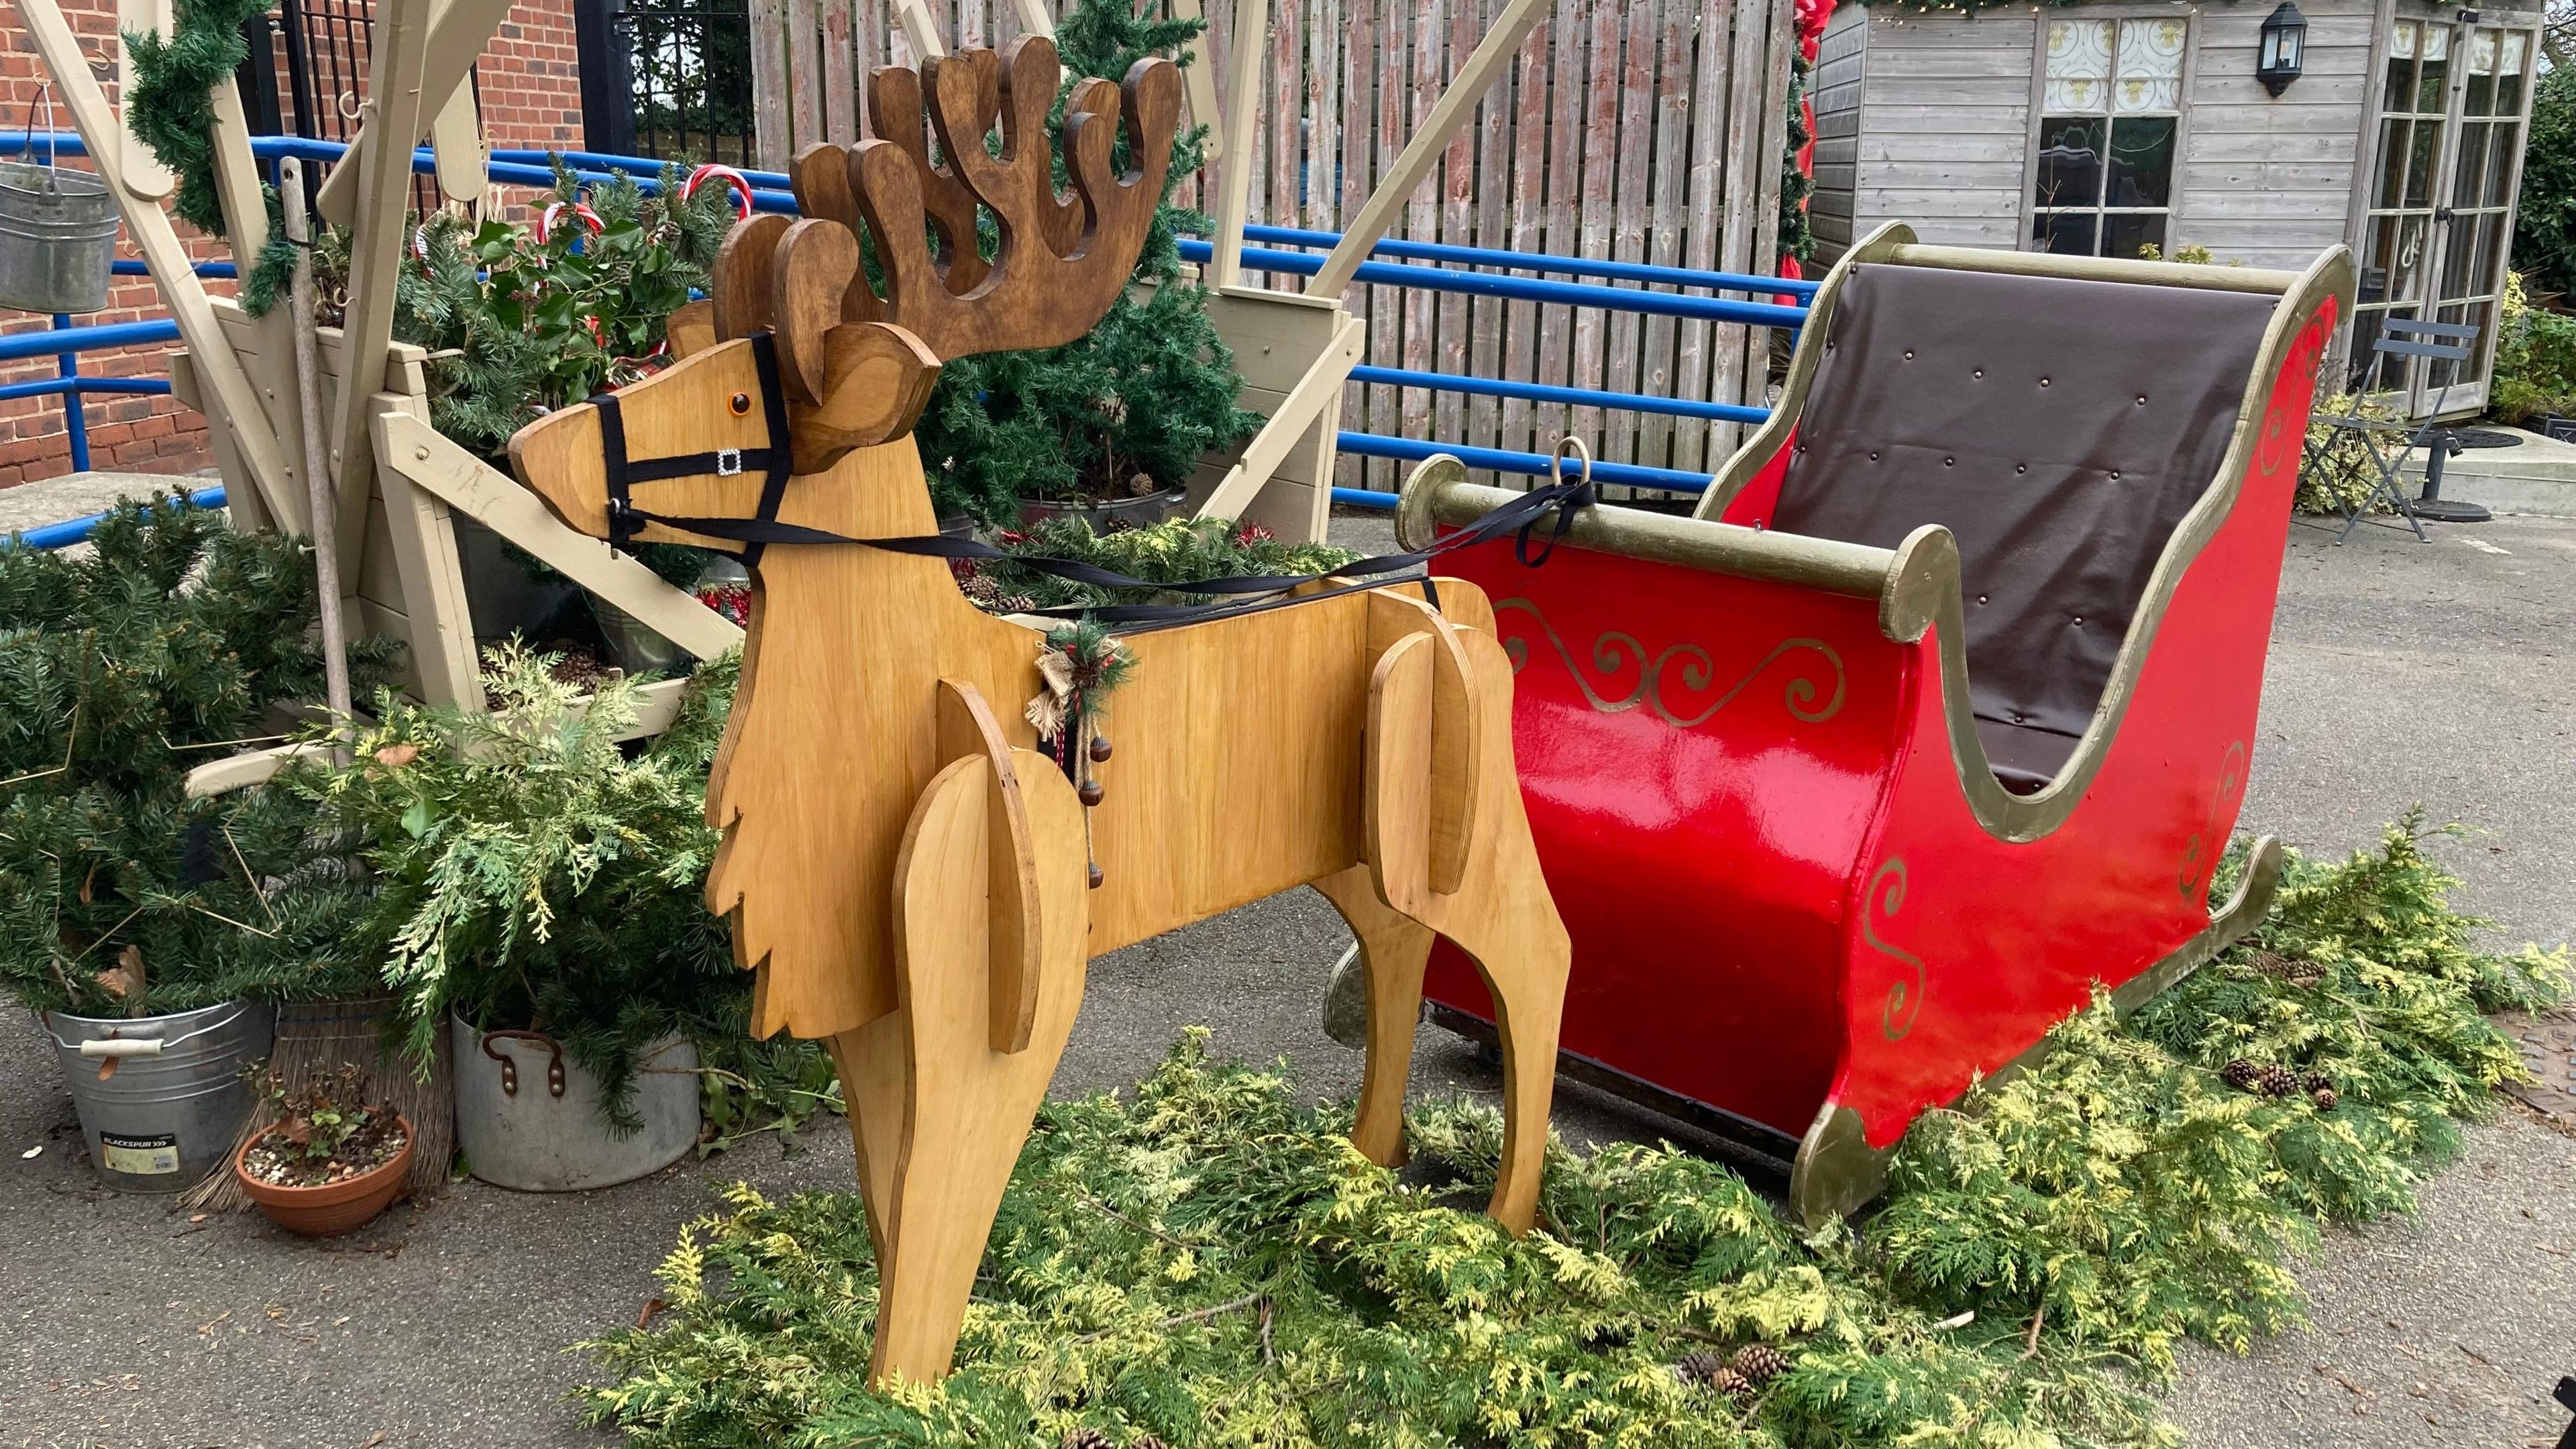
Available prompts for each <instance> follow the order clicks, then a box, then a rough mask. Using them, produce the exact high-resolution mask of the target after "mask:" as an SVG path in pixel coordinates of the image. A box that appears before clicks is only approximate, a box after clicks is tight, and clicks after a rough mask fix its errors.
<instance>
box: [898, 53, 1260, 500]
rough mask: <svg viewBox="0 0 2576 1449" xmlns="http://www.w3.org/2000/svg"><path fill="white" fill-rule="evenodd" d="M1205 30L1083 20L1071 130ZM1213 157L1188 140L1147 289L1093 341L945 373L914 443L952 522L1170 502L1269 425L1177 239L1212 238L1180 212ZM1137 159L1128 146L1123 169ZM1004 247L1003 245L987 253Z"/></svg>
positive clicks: (1141, 266) (1142, 272) (1170, 183)
mask: <svg viewBox="0 0 2576 1449" xmlns="http://www.w3.org/2000/svg"><path fill="white" fill-rule="evenodd" d="M1151 8H1152V7H1148V9H1149V11H1150V10H1151ZM1204 25H1205V22H1204V21H1197V20H1190V21H1172V20H1156V19H1150V18H1146V17H1144V16H1139V15H1138V14H1136V13H1135V12H1134V11H1133V10H1132V9H1131V8H1130V7H1127V6H1124V5H1114V4H1085V5H1082V6H1080V7H1078V8H1076V9H1074V10H1073V11H1072V12H1071V13H1069V14H1068V15H1066V16H1065V18H1064V20H1063V23H1062V24H1061V25H1060V26H1059V27H1058V28H1057V31H1056V41H1057V45H1058V47H1059V52H1060V54H1061V56H1062V59H1063V63H1064V67H1065V76H1066V85H1065V90H1064V92H1063V93H1060V94H1059V95H1058V96H1057V99H1056V108H1055V114H1054V116H1053V122H1054V124H1055V125H1056V126H1057V127H1059V128H1060V127H1061V126H1062V123H1063V118H1064V99H1065V96H1066V95H1069V94H1070V93H1071V89H1072V83H1073V81H1075V80H1077V79H1080V78H1082V77H1086V76H1109V77H1112V78H1115V77H1120V76H1124V75H1125V74H1126V73H1127V69H1128V67H1130V66H1131V65H1133V64H1135V62H1136V61H1138V60H1139V59H1142V58H1143V57H1145V56H1148V55H1154V54H1161V53H1167V52H1169V51H1171V50H1172V49H1174V48H1175V47H1177V46H1178V45H1179V44H1180V43H1181V42H1182V41H1184V40H1187V39H1188V38H1189V37H1190V36H1192V35H1195V34H1197V33H1198V32H1199V30H1200V29H1202V28H1203V27H1204ZM1060 136H1061V132H1060V130H1059V142H1058V145H1059V151H1060V149H1061V139H1060ZM1205 144H1206V129H1205V128H1204V127H1200V128H1198V129H1195V130H1192V131H1190V132H1188V133H1186V134H1184V135H1180V136H1177V137H1175V138H1174V139H1173V142H1172V163H1171V170H1170V171H1169V173H1168V174H1167V175H1166V177H1165V179H1164V183H1163V199H1164V202H1165V204H1164V205H1163V206H1162V207H1161V208H1160V210H1158V211H1157V212H1156V214H1155V218H1154V222H1153V225H1152V227H1151V228H1150V229H1149V230H1148V231H1147V233H1146V237H1145V246H1144V250H1143V252H1142V254H1141V255H1140V256H1139V257H1138V259H1137V262H1136V271H1135V280H1136V281H1137V282H1138V283H1140V284H1144V285H1143V286H1142V287H1141V288H1139V289H1137V290H1131V291H1130V292H1127V293H1124V294H1121V295H1120V297H1119V298H1118V300H1116V301H1115V302H1112V303H1111V304H1110V306H1109V311H1108V312H1107V313H1106V314H1105V315H1104V316H1103V317H1102V318H1101V319H1100V322H1099V323H1098V325H1096V326H1094V327H1093V328H1092V329H1091V331H1090V332H1089V333H1088V334H1087V335H1085V336H1084V337H1082V338H1081V339H1079V340H1077V341H1074V342H1070V343H1067V344H1065V345H1064V346H1062V347H1054V348H1048V349H1044V350H1042V351H1035V352H995V353H986V354H982V355H979V356H974V357H961V358H957V359H954V360H953V361H951V362H949V363H948V365H947V366H946V368H945V369H944V370H942V372H941V374H940V378H939V382H938V385H937V386H936V388H935V389H934V390H933V391H932V393H931V397H930V403H929V405H928V407H926V408H925V409H924V410H923V413H922V417H921V420H920V422H919V423H918V424H917V425H916V426H915V427H914V429H913V433H914V436H915V438H916V439H917V440H918V442H919V444H920V448H921V457H922V463H923V466H924V468H925V470H926V471H927V473H928V475H929V480H930V489H931V496H932V498H933V500H934V501H935V502H936V503H937V504H938V506H939V510H940V512H941V513H943V514H946V513H955V512H963V513H967V514H971V515H972V516H974V517H975V518H976V519H977V520H978V521H980V522H982V523H985V524H988V525H992V526H996V527H1009V526H1011V525H1013V524H1015V523H1016V522H1017V521H1018V518H1019V500H1020V499H1022V498H1073V497H1082V498H1093V499H1104V498H1124V497H1129V496H1131V495H1133V494H1136V493H1140V492H1153V491H1156V490H1159V489H1165V488H1170V487H1173V486H1175V485H1177V484H1179V483H1180V482H1182V481H1183V480H1185V479H1186V478H1188V476H1189V475H1190V473H1191V472H1192V471H1193V470H1195V469H1196V468H1197V467H1198V460H1199V455H1200V454H1201V453H1204V452H1206V451H1207V450H1209V449H1211V448H1220V447H1225V446H1227V445H1229V444H1233V443H1238V442H1241V441H1243V440H1244V439H1246V438H1249V437H1251V436H1252V435H1253V434H1254V433H1255V432H1257V431H1259V430H1260V427H1261V422H1262V419H1261V415H1260V414H1258V413H1253V412H1247V411H1245V410H1244V409H1242V408H1238V407H1236V406H1235V396H1236V394H1237V393H1238V392H1239V391H1240V390H1241V388H1242V385H1243V379H1242V378H1241V377H1240V376H1239V375H1238V374H1237V373H1236V372H1235V370H1234V357H1233V354H1232V353H1230V352H1229V351H1227V349H1226V346H1225V344H1224V342H1223V341H1222V340H1221V339H1220V338H1219V337H1218V336H1217V332H1216V324H1215V323H1213V322H1211V321H1210V320H1209V319H1208V315H1207V297H1208V293H1207V289H1206V288H1205V287H1202V286H1199V285H1198V284H1196V283H1194V282H1185V281H1183V280H1182V278H1181V262H1180V250H1179V246H1178V243H1177V236H1178V233H1179V232H1181V231H1184V230H1190V231H1198V232H1201V233H1204V232H1205V231H1206V230H1207V229H1208V225H1209V223H1208V220H1207V218H1206V217H1205V216H1203V215H1200V214H1199V213H1197V212H1192V211H1185V210H1183V209H1181V208H1178V207H1175V206H1172V205H1170V204H1169V201H1170V198H1171V194H1172V191H1173V189H1174V188H1175V187H1177V186H1179V185H1180V182H1181V178H1182V177H1184V176H1186V175H1188V174H1189V173H1191V172H1193V171H1195V170H1197V169H1198V168H1199V165H1200V163H1201V159H1202V154H1203V151H1204V148H1205ZM1125 146H1126V138H1125V135H1124V133H1123V131H1122V133H1121V135H1120V137H1119V141H1118V147H1119V154H1120V156H1121V157H1122V158H1123V155H1124V148H1125ZM1121 164H1124V162H1123V159H1122V161H1121ZM1058 171H1059V174H1060V173H1061V171H1062V162H1061V159H1060V157H1059V161H1058ZM992 242H993V238H991V237H989V236H988V237H987V238H986V246H987V248H988V250H989V248H990V247H991V245H992ZM1140 291H1141V293H1142V295H1141V296H1140V295H1139V292H1140ZM1139 479H1142V480H1144V481H1143V484H1142V486H1139V484H1138V481H1137V480H1139Z"/></svg>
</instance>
